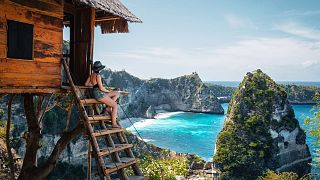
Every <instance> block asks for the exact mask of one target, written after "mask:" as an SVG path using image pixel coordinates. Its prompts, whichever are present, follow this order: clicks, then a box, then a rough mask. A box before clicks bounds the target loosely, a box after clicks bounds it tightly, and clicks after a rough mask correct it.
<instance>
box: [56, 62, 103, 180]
mask: <svg viewBox="0 0 320 180" xmlns="http://www.w3.org/2000/svg"><path fill="white" fill-rule="evenodd" d="M62 64H63V66H64V69H65V71H66V74H67V78H68V80H69V83H70V85H71V88H72V93H73V95H74V97H75V99H76V103H77V104H78V108H79V111H80V116H81V118H82V119H83V120H84V124H85V126H86V129H87V131H88V132H89V134H90V135H89V138H90V141H91V143H92V149H93V151H94V157H95V159H96V161H97V162H98V165H99V167H100V168H98V172H99V176H100V179H104V177H103V174H105V173H104V169H105V164H104V161H103V159H102V158H101V157H99V156H98V152H100V150H99V146H98V143H97V140H96V138H95V137H93V136H92V133H93V129H92V126H91V125H90V123H89V120H88V115H87V112H86V110H85V108H84V106H83V105H82V104H81V103H80V98H79V97H78V94H77V91H76V86H75V85H74V83H73V80H72V77H71V75H70V71H69V67H68V65H67V63H66V61H65V60H64V59H62ZM101 171H102V172H101Z"/></svg>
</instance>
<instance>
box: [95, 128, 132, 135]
mask: <svg viewBox="0 0 320 180" xmlns="http://www.w3.org/2000/svg"><path fill="white" fill-rule="evenodd" d="M125 130H126V129H125V128H112V129H104V130H101V131H95V132H94V133H92V135H93V136H95V137H100V136H104V135H108V134H115V133H119V132H123V131H125Z"/></svg>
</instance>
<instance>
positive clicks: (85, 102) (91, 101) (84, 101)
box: [80, 99, 103, 105]
mask: <svg viewBox="0 0 320 180" xmlns="http://www.w3.org/2000/svg"><path fill="white" fill-rule="evenodd" d="M80 103H81V104H83V105H92V104H103V102H100V101H97V100H96V99H81V100H80Z"/></svg>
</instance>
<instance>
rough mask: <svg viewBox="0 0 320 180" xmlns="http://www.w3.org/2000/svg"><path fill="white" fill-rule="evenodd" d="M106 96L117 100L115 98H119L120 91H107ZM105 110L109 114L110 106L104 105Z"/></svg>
mask: <svg viewBox="0 0 320 180" xmlns="http://www.w3.org/2000/svg"><path fill="white" fill-rule="evenodd" d="M107 96H109V97H110V98H111V99H112V100H113V101H115V102H116V101H117V99H118V98H119V96H120V93H119V92H118V91H111V92H109V93H107ZM104 110H105V112H108V113H110V114H111V108H110V107H108V106H107V107H106V108H105V109H104Z"/></svg>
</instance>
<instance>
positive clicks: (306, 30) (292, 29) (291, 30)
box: [275, 22, 320, 41]
mask: <svg viewBox="0 0 320 180" xmlns="http://www.w3.org/2000/svg"><path fill="white" fill-rule="evenodd" d="M275 29H276V30H279V31H282V32H285V33H288V34H292V35H295V36H299V37H302V38H307V39H311V40H317V41H320V29H315V28H310V27H306V26H303V25H301V24H298V23H294V22H289V23H284V24H278V25H276V26H275Z"/></svg>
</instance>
